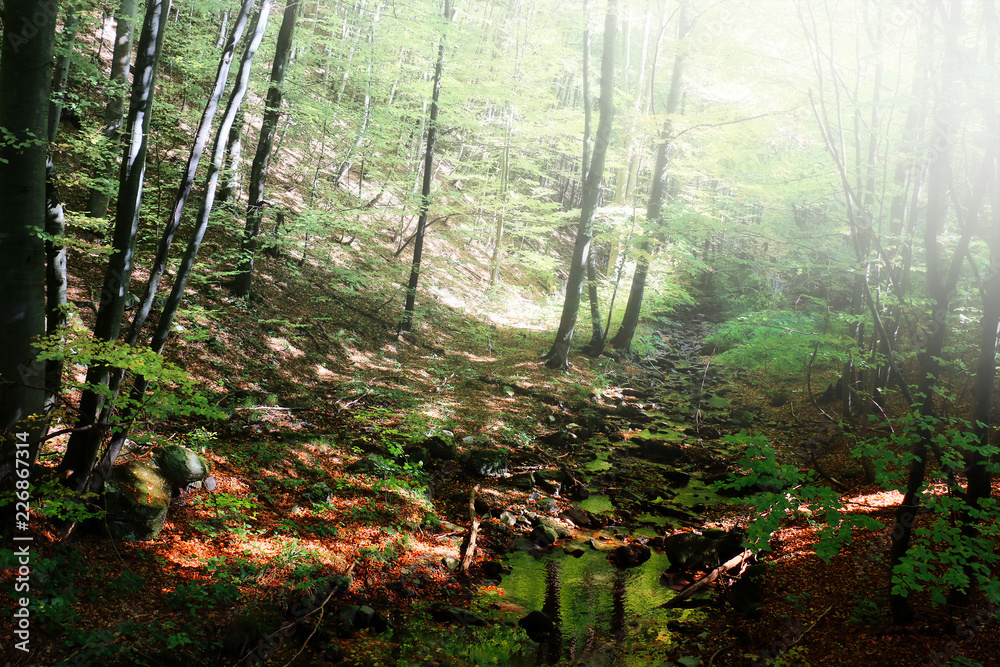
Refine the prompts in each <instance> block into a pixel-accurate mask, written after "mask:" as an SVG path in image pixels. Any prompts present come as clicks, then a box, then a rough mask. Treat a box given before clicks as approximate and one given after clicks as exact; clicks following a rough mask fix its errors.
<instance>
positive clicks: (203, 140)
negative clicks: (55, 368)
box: [125, 0, 254, 345]
mask: <svg viewBox="0 0 1000 667" xmlns="http://www.w3.org/2000/svg"><path fill="white" fill-rule="evenodd" d="M253 5H254V0H243V5H242V6H241V7H240V12H239V14H237V16H236V19H235V21H234V22H233V30H232V33H231V34H230V35H229V39H228V40H227V41H226V43H225V46H224V47H223V50H222V56H221V57H220V59H219V67H218V69H217V71H216V74H215V84H214V86H213V87H212V93H211V95H209V98H208V102H207V103H206V104H205V110H204V111H203V112H202V114H201V122H200V123H199V124H198V129H197V131H196V132H195V136H194V143H193V144H192V145H191V152H190V153H189V154H188V160H187V166H186V167H185V169H184V173H183V176H182V178H181V182H180V185H179V187H178V189H177V196H176V198H175V199H174V208H173V210H172V211H171V214H170V218H169V219H168V220H167V224H166V226H165V227H164V230H163V236H162V237H161V239H160V245H159V247H158V248H157V251H156V259H155V260H154V261H153V266H152V267H151V268H150V271H149V280H148V281H147V283H146V291H145V293H144V294H143V297H142V300H141V301H140V302H139V304H138V306H137V307H136V312H135V317H134V318H133V319H132V326H131V327H130V329H129V333H128V335H127V336H126V337H125V341H126V342H127V343H128V344H129V345H135V343H136V340H138V338H139V332H140V331H142V327H143V325H144V324H145V323H146V318H147V317H149V312H150V310H152V308H153V299H155V298H156V292H157V290H158V289H159V287H160V280H161V279H162V278H163V274H164V273H165V272H166V270H167V258H168V256H169V254H170V246H171V245H172V244H173V241H174V235H175V234H176V233H177V228H178V227H180V225H181V214H182V213H183V212H184V206H185V204H187V200H188V197H189V196H190V194H191V188H192V187H193V185H194V179H195V176H196V175H197V173H198V163H199V162H200V161H201V155H202V153H204V151H205V145H206V144H207V143H208V136H209V134H210V133H211V132H212V121H214V120H215V113H216V111H217V110H218V108H219V101H220V100H221V99H222V94H223V92H224V91H225V88H226V81H227V80H228V79H229V69H230V66H231V65H232V62H233V54H234V53H235V52H236V43H237V42H238V41H239V40H240V38H241V37H242V36H243V29H244V28H245V27H246V24H247V20H248V18H249V17H250V12H251V11H252V10H253ZM227 17H228V13H227Z"/></svg>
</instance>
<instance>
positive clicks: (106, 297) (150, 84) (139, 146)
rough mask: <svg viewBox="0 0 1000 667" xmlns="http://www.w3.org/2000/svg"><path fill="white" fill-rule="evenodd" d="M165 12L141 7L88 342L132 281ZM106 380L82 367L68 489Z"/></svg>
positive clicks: (113, 322) (154, 4) (101, 405)
mask: <svg viewBox="0 0 1000 667" xmlns="http://www.w3.org/2000/svg"><path fill="white" fill-rule="evenodd" d="M169 12H170V0H150V1H149V2H148V3H147V5H146V16H145V19H144V20H143V26H142V34H141V36H140V38H139V46H138V54H137V56H136V63H135V70H134V77H133V82H132V94H131V97H130V102H129V111H128V120H127V123H126V132H127V138H128V139H127V143H126V145H125V150H124V156H123V158H122V166H121V175H120V178H119V186H118V205H117V207H116V211H115V226H114V235H113V238H112V247H113V248H114V250H115V253H114V254H113V255H112V256H111V258H110V259H109V260H108V265H107V270H106V271H105V275H104V282H103V286H102V288H101V301H100V304H99V306H98V309H97V317H96V320H95V323H94V339H95V340H99V341H114V340H116V339H117V338H118V334H119V333H120V331H121V325H122V315H123V314H124V312H125V301H126V299H127V297H128V294H129V284H130V283H131V280H132V269H133V266H134V262H135V247H136V237H137V234H138V229H139V211H140V208H141V204H142V193H143V177H144V175H145V172H146V153H147V149H148V141H149V126H150V120H151V114H152V109H153V93H154V90H155V84H156V70H157V66H158V64H159V58H160V52H161V51H162V48H163V33H164V30H165V28H166V25H167V16H168V15H169ZM110 378H111V368H110V367H109V366H107V365H105V364H100V363H98V364H91V365H90V366H89V367H88V368H87V380H86V382H87V388H86V389H85V390H84V392H83V395H82V397H81V399H80V409H79V412H80V414H79V417H78V419H77V425H76V429H75V431H74V433H73V435H72V436H71V437H70V440H69V442H68V443H67V445H66V454H65V455H64V457H63V460H62V462H61V463H60V466H59V467H60V470H62V471H65V472H67V473H69V479H70V485H71V486H72V488H73V489H75V490H76V491H82V490H84V489H86V488H87V487H88V485H89V484H90V480H91V472H92V471H93V469H94V464H95V462H96V461H97V457H98V453H99V452H100V448H101V444H102V442H103V440H104V435H105V433H106V430H107V426H108V421H109V419H110V406H109V405H108V404H107V401H106V398H107V396H106V389H102V388H103V387H107V385H108V383H109V381H110Z"/></svg>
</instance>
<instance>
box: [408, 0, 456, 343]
mask: <svg viewBox="0 0 1000 667" xmlns="http://www.w3.org/2000/svg"><path fill="white" fill-rule="evenodd" d="M454 13H455V10H454V9H453V8H452V6H451V0H444V18H445V21H447V22H449V23H450V22H451V18H452V16H453V15H454ZM444 49H445V36H444V35H443V34H442V35H441V39H440V41H439V42H438V53H437V61H436V62H435V64H434V88H433V91H432V93H431V109H430V113H429V115H428V117H427V145H426V148H425V149H424V179H423V184H422V185H421V188H420V212H419V217H418V218H417V231H416V234H415V235H414V237H413V261H412V262H411V264H410V280H409V282H408V283H407V285H406V304H405V305H404V306H403V320H402V322H400V324H399V330H400V331H409V330H410V329H411V328H412V327H413V312H414V310H415V308H416V301H417V283H418V281H419V280H420V261H421V258H422V256H423V252H424V233H425V231H426V229H427V212H428V210H430V206H431V180H432V179H433V176H434V171H433V167H434V142H436V141H437V131H438V100H439V99H440V97H441V74H442V72H443V71H444Z"/></svg>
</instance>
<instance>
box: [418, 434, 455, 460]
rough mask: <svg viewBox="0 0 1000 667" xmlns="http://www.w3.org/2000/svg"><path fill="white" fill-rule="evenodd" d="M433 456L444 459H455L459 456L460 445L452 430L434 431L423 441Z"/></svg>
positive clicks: (423, 444) (425, 447) (423, 445)
mask: <svg viewBox="0 0 1000 667" xmlns="http://www.w3.org/2000/svg"><path fill="white" fill-rule="evenodd" d="M422 447H423V448H424V449H426V450H427V453H428V454H429V455H430V457H431V458H434V459H441V460H442V461H454V460H455V459H456V458H457V457H458V446H457V445H456V444H455V436H454V434H453V433H452V432H451V431H433V432H431V433H429V434H428V435H427V437H426V438H425V439H424V441H423V443H422Z"/></svg>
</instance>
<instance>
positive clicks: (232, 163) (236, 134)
mask: <svg viewBox="0 0 1000 667" xmlns="http://www.w3.org/2000/svg"><path fill="white" fill-rule="evenodd" d="M243 120H244V114H243V110H242V108H241V109H240V112H239V113H238V114H237V115H236V120H235V121H233V126H232V127H231V128H230V129H229V138H228V139H226V156H225V159H224V160H223V162H224V165H225V166H224V167H223V177H224V178H225V183H223V185H222V187H221V188H220V189H219V195H218V196H217V197H216V201H217V202H219V204H225V203H226V202H229V201H234V200H235V199H236V193H237V192H239V189H240V180H239V179H240V157H241V154H242V153H243Z"/></svg>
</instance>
